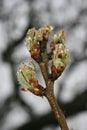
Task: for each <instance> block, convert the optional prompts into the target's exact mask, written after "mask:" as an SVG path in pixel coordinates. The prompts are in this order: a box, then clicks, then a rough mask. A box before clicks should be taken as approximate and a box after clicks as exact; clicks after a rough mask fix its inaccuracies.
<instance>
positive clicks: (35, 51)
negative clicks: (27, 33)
mask: <svg viewBox="0 0 87 130" xmlns="http://www.w3.org/2000/svg"><path fill="white" fill-rule="evenodd" d="M30 53H31V57H32V58H33V59H35V60H36V61H37V62H40V61H41V56H40V45H39V44H34V45H33V46H32V49H31V50H30Z"/></svg>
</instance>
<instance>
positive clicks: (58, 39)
mask: <svg viewBox="0 0 87 130" xmlns="http://www.w3.org/2000/svg"><path fill="white" fill-rule="evenodd" d="M53 42H54V43H55V44H58V43H62V44H64V42H65V34H64V31H63V30H62V31H60V32H57V33H56V34H54V37H53Z"/></svg>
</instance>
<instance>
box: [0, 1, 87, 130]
mask: <svg viewBox="0 0 87 130" xmlns="http://www.w3.org/2000/svg"><path fill="white" fill-rule="evenodd" d="M46 24H50V25H52V26H53V27H54V32H56V31H60V30H62V29H63V30H64V31H65V33H66V36H67V38H66V46H67V48H68V49H69V51H70V56H71V62H70V64H69V66H68V67H67V68H66V70H65V71H64V73H63V74H62V76H61V77H60V78H59V79H58V80H57V81H56V82H55V95H56V98H57V100H58V101H59V104H60V106H61V108H62V110H63V111H64V114H65V115H66V119H67V122H68V125H69V128H70V129H73V130H87V0H0V130H58V126H57V123H56V121H55V119H54V117H53V115H52V112H51V109H50V106H49V104H48V102H47V100H46V99H45V98H41V97H37V96H34V95H33V94H31V93H29V92H27V93H24V92H21V91H20V87H19V84H18V82H17V77H16V72H17V69H18V66H19V64H20V63H21V62H23V61H24V60H25V59H26V58H28V57H30V54H29V53H28V50H27V48H26V46H25V44H24V43H25V35H26V32H27V30H28V28H32V27H36V28H37V29H38V28H39V27H40V26H43V25H46ZM37 71H38V73H39V74H38V77H39V81H40V83H43V84H44V81H43V79H42V77H41V76H40V72H39V69H38V66H37Z"/></svg>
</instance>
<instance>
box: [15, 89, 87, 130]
mask: <svg viewBox="0 0 87 130" xmlns="http://www.w3.org/2000/svg"><path fill="white" fill-rule="evenodd" d="M86 102H87V90H86V91H84V92H83V93H81V94H80V95H77V96H76V97H75V99H74V100H73V101H72V102H70V103H66V104H64V103H60V106H61V107H62V110H63V111H64V112H65V115H66V117H69V116H72V115H75V114H77V113H80V112H82V111H86V110H87V107H86ZM48 125H54V126H57V122H56V121H55V119H54V117H53V114H52V112H49V113H48V114H45V115H42V116H40V117H37V118H35V119H33V120H31V121H30V122H28V123H26V124H24V125H22V126H21V127H19V128H16V129H13V130H24V129H26V130H29V129H31V130H33V129H35V130H41V128H43V127H45V126H48Z"/></svg>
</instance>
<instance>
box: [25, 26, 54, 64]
mask: <svg viewBox="0 0 87 130" xmlns="http://www.w3.org/2000/svg"><path fill="white" fill-rule="evenodd" d="M51 30H52V27H51V26H49V25H48V26H44V27H41V28H40V29H38V30H36V29H35V28H32V29H29V30H28V32H27V35H26V45H27V48H28V50H29V52H30V53H31V57H32V58H33V59H35V60H36V61H37V62H40V61H41V52H42V51H43V50H45V48H46V43H47V40H48V37H49V34H50V32H51Z"/></svg>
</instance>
